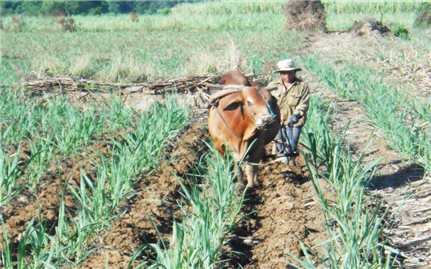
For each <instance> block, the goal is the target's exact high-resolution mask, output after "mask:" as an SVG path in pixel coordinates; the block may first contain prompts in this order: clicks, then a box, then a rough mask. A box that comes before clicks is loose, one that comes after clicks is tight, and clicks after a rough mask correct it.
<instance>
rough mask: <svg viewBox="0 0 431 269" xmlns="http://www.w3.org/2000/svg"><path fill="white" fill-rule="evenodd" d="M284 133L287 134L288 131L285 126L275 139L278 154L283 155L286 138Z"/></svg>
mask: <svg viewBox="0 0 431 269" xmlns="http://www.w3.org/2000/svg"><path fill="white" fill-rule="evenodd" d="M282 132H286V129H285V127H284V125H282V126H281V128H280V131H278V134H277V136H276V138H275V147H276V149H277V152H276V153H283V151H284V145H283V144H284V143H285V141H284V137H285V136H283V133H282Z"/></svg>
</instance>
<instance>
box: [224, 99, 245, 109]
mask: <svg viewBox="0 0 431 269" xmlns="http://www.w3.org/2000/svg"><path fill="white" fill-rule="evenodd" d="M241 106H242V101H241V100H239V99H237V100H234V101H232V102H230V103H229V104H227V105H226V106H225V107H223V110H224V111H230V110H236V109H238V108H240V107H241Z"/></svg>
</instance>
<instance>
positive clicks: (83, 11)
mask: <svg viewBox="0 0 431 269" xmlns="http://www.w3.org/2000/svg"><path fill="white" fill-rule="evenodd" d="M203 1H205V0H158V1H147V0H141V1H104V0H93V1H73V0H64V1H54V0H43V1H28V0H26V1H2V2H0V12H1V13H2V14H3V15H7V14H25V15H34V16H37V15H55V14H59V13H63V14H67V15H77V14H80V15H101V14H105V13H114V14H119V13H129V12H136V13H139V14H156V13H163V14H165V13H169V10H170V8H172V7H173V6H175V5H177V4H179V3H185V2H203Z"/></svg>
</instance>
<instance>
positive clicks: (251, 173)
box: [245, 163, 260, 188]
mask: <svg viewBox="0 0 431 269" xmlns="http://www.w3.org/2000/svg"><path fill="white" fill-rule="evenodd" d="M245 169H246V174H247V187H249V188H253V187H259V185H260V183H259V181H258V180H257V170H258V166H257V165H254V164H251V163H247V164H246V166H245Z"/></svg>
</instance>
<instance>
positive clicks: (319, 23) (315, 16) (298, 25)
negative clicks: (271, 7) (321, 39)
mask: <svg viewBox="0 0 431 269" xmlns="http://www.w3.org/2000/svg"><path fill="white" fill-rule="evenodd" d="M284 13H285V15H286V26H285V27H286V30H321V31H324V32H326V31H327V28H326V25H325V19H326V13H325V7H324V6H323V4H322V2H321V1H320V0H316V1H302V0H289V1H288V2H287V4H286V6H285V8H284Z"/></svg>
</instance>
